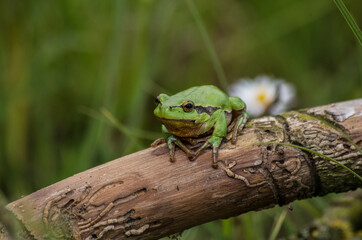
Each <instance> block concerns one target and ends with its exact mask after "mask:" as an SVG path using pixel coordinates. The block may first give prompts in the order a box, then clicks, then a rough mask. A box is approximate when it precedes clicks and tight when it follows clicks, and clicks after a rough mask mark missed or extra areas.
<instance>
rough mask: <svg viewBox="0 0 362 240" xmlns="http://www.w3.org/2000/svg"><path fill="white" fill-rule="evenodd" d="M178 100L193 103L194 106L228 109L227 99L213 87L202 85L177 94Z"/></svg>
mask: <svg viewBox="0 0 362 240" xmlns="http://www.w3.org/2000/svg"><path fill="white" fill-rule="evenodd" d="M176 95H178V96H179V99H183V100H184V101H185V100H188V101H193V102H194V104H195V106H210V107H221V108H224V109H225V108H229V105H230V103H229V97H228V95H226V94H225V93H224V92H223V91H221V90H220V89H219V88H217V87H216V86H213V85H203V86H197V87H192V88H189V89H186V90H184V91H182V92H179V93H177V94H176ZM176 95H175V96H176Z"/></svg>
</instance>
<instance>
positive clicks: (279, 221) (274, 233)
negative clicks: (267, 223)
mask: <svg viewBox="0 0 362 240" xmlns="http://www.w3.org/2000/svg"><path fill="white" fill-rule="evenodd" d="M286 216H287V209H286V208H284V209H283V211H282V213H281V214H280V215H279V217H278V219H277V222H276V224H275V227H274V228H273V230H272V232H271V234H270V237H269V240H275V238H276V237H277V236H278V233H279V231H280V229H281V227H282V224H283V222H284V219H285V217H286Z"/></svg>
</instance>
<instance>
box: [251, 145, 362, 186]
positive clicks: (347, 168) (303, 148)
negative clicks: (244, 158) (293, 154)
mask: <svg viewBox="0 0 362 240" xmlns="http://www.w3.org/2000/svg"><path fill="white" fill-rule="evenodd" d="M259 144H261V145H265V144H277V145H282V146H287V147H294V148H299V149H301V150H304V151H307V152H310V153H313V154H316V155H318V156H320V157H322V158H324V159H327V160H328V161H331V162H333V163H335V164H337V165H338V166H340V167H342V168H344V169H346V170H347V171H349V172H350V173H352V174H353V175H355V176H356V177H357V178H358V180H360V181H362V177H361V176H360V175H358V174H357V173H356V172H355V171H353V170H352V169H350V168H349V167H347V166H346V165H344V164H342V163H340V162H338V161H337V160H335V159H333V158H330V157H327V156H326V155H323V154H321V153H319V152H317V151H314V150H312V149H309V148H305V147H301V146H298V145H294V144H290V143H280V142H263V143H257V144H256V145H259Z"/></svg>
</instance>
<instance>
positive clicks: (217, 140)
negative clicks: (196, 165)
mask: <svg viewBox="0 0 362 240" xmlns="http://www.w3.org/2000/svg"><path fill="white" fill-rule="evenodd" d="M221 141H222V138H221V137H217V136H212V137H211V138H209V139H208V140H207V141H206V142H205V143H204V144H203V145H202V146H201V147H200V148H199V149H197V150H196V152H195V156H194V157H193V158H192V159H190V160H192V161H193V160H195V159H196V158H197V157H198V156H199V155H200V154H201V153H202V151H203V150H204V149H205V148H207V147H209V146H212V160H213V162H212V167H213V168H217V161H218V160H217V158H218V152H219V146H220V144H221Z"/></svg>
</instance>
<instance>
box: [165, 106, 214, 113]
mask: <svg viewBox="0 0 362 240" xmlns="http://www.w3.org/2000/svg"><path fill="white" fill-rule="evenodd" d="M176 107H179V108H182V105H180V106H172V107H170V108H171V109H172V108H176ZM194 108H195V110H196V112H197V114H202V113H204V112H206V113H207V114H209V115H212V114H213V113H214V112H215V111H216V110H218V109H220V107H211V106H207V107H203V106H195V107H194Z"/></svg>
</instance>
